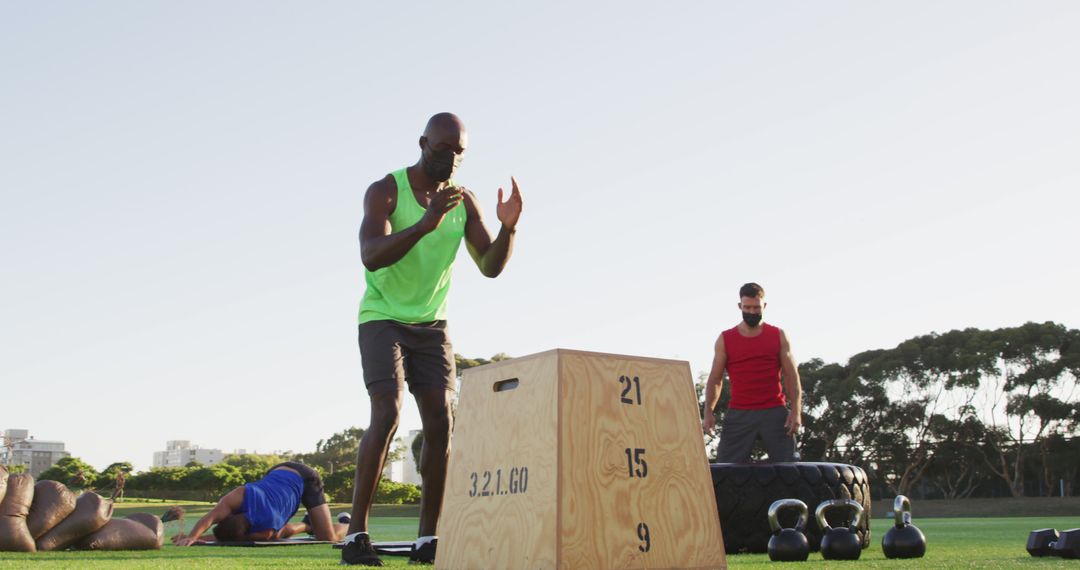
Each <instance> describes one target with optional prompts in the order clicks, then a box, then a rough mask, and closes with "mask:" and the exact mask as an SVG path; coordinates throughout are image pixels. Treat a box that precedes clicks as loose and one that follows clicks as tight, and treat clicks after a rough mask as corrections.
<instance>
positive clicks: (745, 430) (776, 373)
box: [702, 283, 802, 463]
mask: <svg viewBox="0 0 1080 570" xmlns="http://www.w3.org/2000/svg"><path fill="white" fill-rule="evenodd" d="M764 299H765V290H764V289H762V288H761V285H758V284H757V283H747V284H746V285H743V286H742V287H741V288H740V289H739V309H740V310H741V311H742V316H743V320H742V321H741V322H740V323H739V324H738V325H736V326H735V327H734V328H731V329H729V330H726V331H724V332H723V333H722V334H721V335H720V338H718V339H716V345H715V353H714V356H713V365H712V371H711V372H709V380H708V383H707V384H706V385H705V418H704V420H703V421H702V427H703V428H704V430H705V432H706V433H708V432H710V431H712V430H713V428H714V427H715V423H716V417H715V416H714V415H713V410H714V409H715V408H716V404H717V403H718V402H719V400H720V388H721V387H722V386H723V385H724V372H725V371H727V375H728V379H729V380H730V381H731V401H730V402H729V403H728V409H727V411H726V412H725V413H724V425H723V429H722V430H721V432H720V449H719V451H718V453H717V459H718V460H719V461H720V462H721V463H745V462H748V461H750V452H751V450H752V449H753V447H754V441H755V440H756V439H757V438H758V437H761V439H762V442H763V443H764V444H765V449H766V450H767V451H768V453H769V461H770V462H774V463H776V462H784V461H797V460H798V456H797V455H796V453H795V434H796V433H797V432H798V431H799V427H800V426H801V425H802V385H801V383H800V382H799V369H798V367H797V366H796V364H795V358H794V357H793V356H792V355H791V345H790V344H789V343H788V339H787V335H785V334H784V331H782V330H780V329H779V328H777V327H774V326H772V325H768V324H765V323H763V322H761V313H762V311H763V310H764V309H765V301H764Z"/></svg>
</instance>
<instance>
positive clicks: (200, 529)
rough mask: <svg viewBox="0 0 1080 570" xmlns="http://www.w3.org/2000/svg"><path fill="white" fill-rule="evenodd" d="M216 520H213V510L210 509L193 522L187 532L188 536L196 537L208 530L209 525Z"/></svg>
mask: <svg viewBox="0 0 1080 570" xmlns="http://www.w3.org/2000/svg"><path fill="white" fill-rule="evenodd" d="M216 522H218V521H216V520H214V512H213V511H210V512H209V513H206V514H205V515H203V517H202V518H201V519H199V520H198V522H196V523H195V526H193V527H191V532H189V533H188V536H190V537H191V538H194V539H198V538H199V537H200V536H202V534H203V533H204V532H206V531H207V530H210V526H211V525H213V524H214V523H216Z"/></svg>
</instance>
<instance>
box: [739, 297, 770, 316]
mask: <svg viewBox="0 0 1080 570" xmlns="http://www.w3.org/2000/svg"><path fill="white" fill-rule="evenodd" d="M739 310H740V311H742V312H744V313H750V314H751V315H760V314H761V312H762V311H764V310H765V302H764V301H762V300H761V297H742V298H741V299H740V300H739Z"/></svg>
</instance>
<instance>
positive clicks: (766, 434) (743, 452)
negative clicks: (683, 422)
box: [717, 406, 797, 463]
mask: <svg viewBox="0 0 1080 570" xmlns="http://www.w3.org/2000/svg"><path fill="white" fill-rule="evenodd" d="M787 415H788V410H787V408H786V407H784V406H776V407H775V408H767V409H764V410H730V409H729V410H728V411H727V412H725V413H724V424H723V429H722V431H721V432H720V449H719V450H718V451H717V461H718V462H720V463H747V462H749V461H750V451H751V450H752V449H753V448H754V440H756V439H757V438H758V436H760V437H761V440H762V442H763V443H764V444H765V449H766V451H768V453H769V462H770V463H782V462H788V461H797V459H796V457H795V436H794V435H788V433H787V430H786V429H785V428H784V422H785V421H787Z"/></svg>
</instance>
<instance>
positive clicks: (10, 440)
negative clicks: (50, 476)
mask: <svg viewBox="0 0 1080 570" xmlns="http://www.w3.org/2000/svg"><path fill="white" fill-rule="evenodd" d="M70 455H71V454H70V453H68V452H67V451H64V442H62V441H45V440H41V439H34V438H33V437H32V436H31V435H30V430H25V429H8V430H4V436H3V444H2V445H0V464H3V465H6V466H11V465H25V466H26V472H27V473H29V474H31V475H33V476H34V477H35V478H36V477H38V476H39V475H41V474H42V473H44V472H45V470H46V469H48V468H50V467H52V466H53V465H56V462H57V461H60V460H61V459H63V458H65V457H69V456H70Z"/></svg>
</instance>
